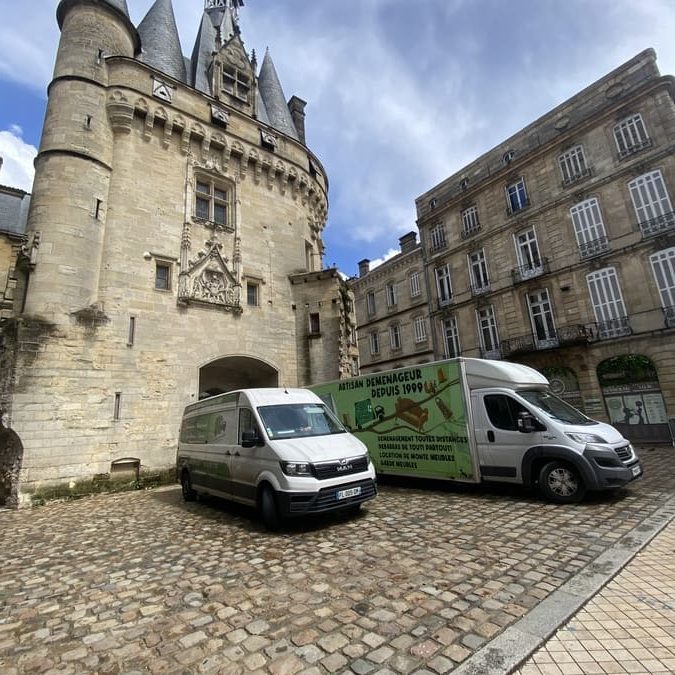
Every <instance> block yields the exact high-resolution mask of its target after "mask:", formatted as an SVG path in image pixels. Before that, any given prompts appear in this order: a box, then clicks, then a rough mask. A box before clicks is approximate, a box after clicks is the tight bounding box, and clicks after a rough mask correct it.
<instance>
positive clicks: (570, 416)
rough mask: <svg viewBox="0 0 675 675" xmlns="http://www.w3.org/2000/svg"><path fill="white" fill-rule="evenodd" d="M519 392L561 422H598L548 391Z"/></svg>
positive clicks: (582, 423)
mask: <svg viewBox="0 0 675 675" xmlns="http://www.w3.org/2000/svg"><path fill="white" fill-rule="evenodd" d="M518 394H519V395H520V396H522V397H523V398H524V399H525V400H526V401H527V402H528V403H531V404H532V405H534V406H536V407H537V408H539V409H540V410H541V411H542V412H544V413H546V414H547V415H548V416H549V417H552V418H553V419H556V420H559V421H560V422H565V423H566V424H581V425H584V426H588V425H590V424H597V422H596V421H595V420H592V419H590V418H589V417H586V415H584V414H583V413H582V412H581V411H579V410H577V409H576V408H574V407H573V406H571V405H570V404H569V403H565V401H563V400H562V399H560V398H558V397H557V396H554V395H553V394H551V393H549V392H547V391H519V392H518Z"/></svg>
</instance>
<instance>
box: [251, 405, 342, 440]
mask: <svg viewBox="0 0 675 675" xmlns="http://www.w3.org/2000/svg"><path fill="white" fill-rule="evenodd" d="M258 414H259V415H260V419H261V420H262V423H263V425H264V427H265V431H266V432H267V435H268V436H269V438H270V439H274V438H277V439H280V438H300V437H306V436H327V435H328V434H344V433H347V430H346V429H345V428H344V427H343V426H342V424H340V422H339V421H338V419H337V418H336V417H335V416H334V415H333V413H332V412H331V411H330V410H328V408H326V406H325V405H323V404H321V403H285V404H283V405H266V406H261V407H259V408H258Z"/></svg>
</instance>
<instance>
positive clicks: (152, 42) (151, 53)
mask: <svg viewBox="0 0 675 675" xmlns="http://www.w3.org/2000/svg"><path fill="white" fill-rule="evenodd" d="M122 1H124V0H122ZM138 34H139V36H140V38H141V47H142V49H143V51H142V53H141V57H140V59H141V61H143V63H147V64H148V65H149V66H152V67H153V68H156V69H157V70H159V71H161V72H163V73H166V74H167V75H170V76H171V77H173V78H175V79H177V80H180V81H181V82H187V76H186V71H185V61H184V59H183V52H182V50H181V47H180V38H179V37H178V28H177V26H176V17H175V16H174V13H173V5H172V3H171V0H155V4H154V5H153V6H152V7H151V8H150V11H149V12H148V13H147V14H146V15H145V18H144V19H143V21H141V23H140V24H139V26H138Z"/></svg>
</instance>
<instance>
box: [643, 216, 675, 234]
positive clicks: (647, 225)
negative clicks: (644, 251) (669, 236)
mask: <svg viewBox="0 0 675 675" xmlns="http://www.w3.org/2000/svg"><path fill="white" fill-rule="evenodd" d="M673 229H675V211H670V212H669V213H664V214H663V215H661V216H657V217H656V218H652V219H651V220H643V221H642V222H641V223H640V231H641V232H642V236H643V237H653V236H655V235H657V234H661V233H662V232H667V231H668V230H673Z"/></svg>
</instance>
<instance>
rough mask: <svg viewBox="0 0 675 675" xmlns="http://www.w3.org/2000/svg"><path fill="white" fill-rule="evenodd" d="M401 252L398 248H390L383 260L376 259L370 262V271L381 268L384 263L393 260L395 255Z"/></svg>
mask: <svg viewBox="0 0 675 675" xmlns="http://www.w3.org/2000/svg"><path fill="white" fill-rule="evenodd" d="M400 252H401V250H400V249H398V248H390V249H389V250H388V251H387V252H386V253H385V254H384V255H383V256H382V257H381V258H376V259H375V260H371V261H370V269H371V270H374V269H375V268H376V267H379V266H380V265H381V264H382V263H385V262H387V260H391V259H392V258H393V257H394V256H395V255H398V254H399V253H400Z"/></svg>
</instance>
